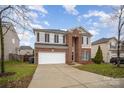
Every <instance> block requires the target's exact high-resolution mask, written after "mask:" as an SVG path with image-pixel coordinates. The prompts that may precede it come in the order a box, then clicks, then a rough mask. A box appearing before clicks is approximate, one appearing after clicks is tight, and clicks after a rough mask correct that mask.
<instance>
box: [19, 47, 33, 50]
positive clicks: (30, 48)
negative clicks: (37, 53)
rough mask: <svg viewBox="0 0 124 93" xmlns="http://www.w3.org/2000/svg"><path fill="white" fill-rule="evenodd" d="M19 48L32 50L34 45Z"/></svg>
mask: <svg viewBox="0 0 124 93" xmlns="http://www.w3.org/2000/svg"><path fill="white" fill-rule="evenodd" d="M19 49H20V50H26V49H28V50H32V47H30V46H20V48H19Z"/></svg>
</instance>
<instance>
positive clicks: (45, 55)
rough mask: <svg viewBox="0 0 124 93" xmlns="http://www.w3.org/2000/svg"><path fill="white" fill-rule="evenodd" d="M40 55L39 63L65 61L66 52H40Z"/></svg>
mask: <svg viewBox="0 0 124 93" xmlns="http://www.w3.org/2000/svg"><path fill="white" fill-rule="evenodd" d="M38 57H39V58H38V60H39V62H38V63H39V64H59V63H65V52H40V53H39V55H38Z"/></svg>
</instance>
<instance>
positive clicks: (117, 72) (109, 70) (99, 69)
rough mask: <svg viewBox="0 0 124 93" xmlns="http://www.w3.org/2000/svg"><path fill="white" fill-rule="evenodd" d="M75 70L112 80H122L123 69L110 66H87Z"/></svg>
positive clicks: (123, 76) (123, 75)
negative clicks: (111, 78)
mask: <svg viewBox="0 0 124 93" xmlns="http://www.w3.org/2000/svg"><path fill="white" fill-rule="evenodd" d="M76 68H78V69H80V70H84V71H89V72H93V73H96V74H100V75H104V76H109V77H113V78H124V67H120V68H118V67H116V66H114V65H112V64H87V65H80V66H76Z"/></svg>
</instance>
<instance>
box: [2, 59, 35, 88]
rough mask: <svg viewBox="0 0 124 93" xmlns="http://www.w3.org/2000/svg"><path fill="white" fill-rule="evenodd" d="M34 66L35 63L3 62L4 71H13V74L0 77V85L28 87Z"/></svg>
mask: <svg viewBox="0 0 124 93" xmlns="http://www.w3.org/2000/svg"><path fill="white" fill-rule="evenodd" d="M36 67H37V65H36V64H28V63H23V62H14V61H11V62H5V70H6V72H15V75H12V76H7V77H0V87H28V85H29V83H30V81H31V79H32V76H33V73H34V72H35V69H36Z"/></svg>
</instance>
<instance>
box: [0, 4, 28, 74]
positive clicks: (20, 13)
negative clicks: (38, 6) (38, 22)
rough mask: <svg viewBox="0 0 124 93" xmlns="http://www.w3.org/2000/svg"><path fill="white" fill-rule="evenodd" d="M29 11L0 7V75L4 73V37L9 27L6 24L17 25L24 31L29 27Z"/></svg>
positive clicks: (23, 8)
mask: <svg viewBox="0 0 124 93" xmlns="http://www.w3.org/2000/svg"><path fill="white" fill-rule="evenodd" d="M28 12H29V9H28V8H27V7H26V6H19V5H16V6H12V5H8V6H0V41H1V64H0V68H1V73H5V66H4V36H5V34H6V33H7V32H8V31H9V29H10V26H11V25H10V26H7V25H6V23H12V24H13V25H14V26H15V25H16V26H17V25H18V26H20V27H22V28H24V29H26V26H25V25H28V26H30V25H29V21H30V18H29V17H28V15H27V14H28ZM3 27H5V28H6V31H3V29H2V28H3Z"/></svg>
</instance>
